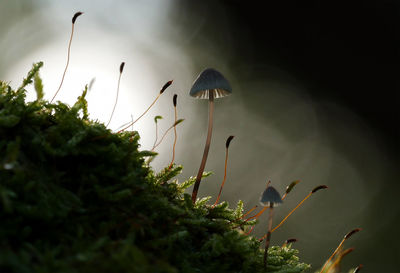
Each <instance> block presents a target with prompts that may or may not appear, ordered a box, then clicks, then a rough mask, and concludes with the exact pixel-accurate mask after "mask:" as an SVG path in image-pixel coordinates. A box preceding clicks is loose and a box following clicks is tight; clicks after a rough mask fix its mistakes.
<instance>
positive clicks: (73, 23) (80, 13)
mask: <svg viewBox="0 0 400 273" xmlns="http://www.w3.org/2000/svg"><path fill="white" fill-rule="evenodd" d="M82 14H83V12H81V11H78V12H77V13H75V14H74V16H73V17H72V30H71V37H70V38H69V43H68V55H67V64H66V65H65V69H64V73H63V75H62V78H61V82H60V85H59V86H58V89H57V91H56V93H55V94H54V96H53V98H52V99H51V101H50V103H52V102H53V100H54V99H55V97H56V96H57V94H58V92H59V91H60V89H61V86H62V84H63V82H64V78H65V74H66V73H67V69H68V65H69V58H70V55H71V43H72V38H73V37H74V27H75V21H76V18H78V17H79V16H81V15H82Z"/></svg>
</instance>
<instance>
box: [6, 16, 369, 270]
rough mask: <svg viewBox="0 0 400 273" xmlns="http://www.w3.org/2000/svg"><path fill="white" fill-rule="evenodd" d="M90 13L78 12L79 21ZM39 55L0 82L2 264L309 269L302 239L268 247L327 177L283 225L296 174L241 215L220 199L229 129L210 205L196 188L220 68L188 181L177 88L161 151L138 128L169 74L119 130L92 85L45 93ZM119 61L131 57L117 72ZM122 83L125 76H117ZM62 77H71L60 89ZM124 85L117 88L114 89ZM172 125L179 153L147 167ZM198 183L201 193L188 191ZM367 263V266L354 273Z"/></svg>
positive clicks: (201, 91) (221, 83) (203, 85)
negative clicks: (95, 105)
mask: <svg viewBox="0 0 400 273" xmlns="http://www.w3.org/2000/svg"><path fill="white" fill-rule="evenodd" d="M81 14H82V13H76V14H75V15H74V17H73V22H72V23H73V26H74V23H75V20H76V18H77V17H78V16H79V15H81ZM72 33H73V29H72ZM71 39H72V35H71ZM70 44H71V40H70ZM70 44H69V47H68V59H69V51H70ZM42 65H43V63H41V62H40V63H36V64H34V65H33V68H32V70H31V71H30V72H29V73H28V75H27V77H26V78H25V79H24V80H23V83H22V85H21V86H20V87H18V88H17V89H16V90H13V89H12V88H11V87H10V86H9V85H8V84H7V83H6V82H3V81H0V219H1V225H0V272H160V273H163V272H279V273H285V272H292V273H293V272H303V271H305V270H306V269H307V268H309V267H310V266H309V265H308V264H305V263H302V262H300V261H299V258H298V257H297V254H298V251H297V250H295V249H293V248H292V243H293V242H296V241H297V239H288V240H286V241H285V242H283V243H282V242H281V243H279V245H281V246H270V244H271V234H272V233H273V232H274V231H276V230H277V229H278V228H279V227H280V226H281V225H282V224H283V223H284V222H285V221H286V219H287V218H288V216H289V215H291V214H292V213H293V212H294V211H295V210H296V209H297V208H298V207H299V206H300V205H301V204H302V203H303V202H304V201H305V200H306V199H308V198H309V197H310V196H311V195H312V194H314V193H315V192H317V191H319V190H320V189H325V188H327V186H325V185H321V186H318V187H316V188H314V189H313V190H312V191H311V192H310V193H309V194H308V195H307V196H306V197H305V198H304V199H303V200H302V201H301V202H300V203H299V204H298V205H297V206H296V207H295V208H294V209H293V210H292V211H291V212H290V213H289V214H288V216H287V217H285V218H284V219H283V220H282V221H281V222H280V223H279V224H278V225H277V226H276V227H275V228H272V217H273V214H272V213H273V209H274V208H275V207H276V206H277V205H278V204H280V203H282V201H283V200H284V199H285V198H286V197H287V195H288V194H289V192H291V191H292V190H293V188H294V187H295V186H296V185H297V184H298V183H299V181H298V180H297V181H294V182H292V183H291V184H289V186H288V187H287V188H286V192H285V194H284V195H283V196H282V198H281V196H280V194H279V193H278V191H277V190H276V189H275V188H274V187H272V186H271V185H270V183H268V184H267V187H266V189H265V190H264V191H263V193H262V195H261V198H260V203H261V205H262V206H263V209H261V210H260V211H259V212H257V213H256V214H255V215H254V216H249V215H251V213H253V212H254V211H255V210H256V209H257V206H254V207H252V208H251V209H250V210H249V211H248V212H246V213H244V212H243V208H244V204H243V202H242V201H240V200H239V201H238V203H237V206H236V207H235V208H230V207H229V205H228V203H227V202H225V201H222V202H219V201H220V197H221V193H222V189H223V187H224V185H225V182H226V179H227V162H228V148H229V144H230V142H231V140H232V139H233V136H230V137H228V139H227V141H226V144H225V145H226V153H225V169H224V179H223V181H222V184H221V187H220V189H219V193H218V196H217V199H216V201H215V202H214V203H213V204H209V200H210V199H211V197H204V198H197V193H198V188H199V184H200V181H201V179H202V178H207V177H209V176H210V173H209V172H204V168H205V162H206V159H207V155H208V150H209V145H210V141H211V133H212V116H213V103H214V98H217V97H220V96H224V95H228V94H230V93H231V92H232V88H231V87H230V85H229V83H228V81H227V80H226V79H225V78H224V77H223V76H222V74H221V73H219V72H218V71H216V70H214V69H206V70H204V71H203V72H202V73H201V74H200V76H199V77H198V78H197V80H196V81H195V82H194V84H193V86H192V89H191V91H190V94H191V95H192V96H195V97H201V98H206V99H208V100H209V109H210V112H209V129H208V135H207V140H206V145H205V149H204V153H203V157H202V161H201V165H200V169H199V172H198V175H197V176H196V177H189V178H188V179H187V180H186V181H183V182H179V181H178V179H176V176H177V175H178V174H180V173H181V171H182V166H181V165H178V164H176V163H174V162H175V144H176V139H177V134H176V131H175V130H176V125H177V124H179V123H181V122H182V120H183V119H178V118H177V111H176V105H177V96H176V95H174V96H173V98H172V101H173V106H174V122H173V125H172V126H171V127H169V128H168V130H166V132H165V133H164V134H163V136H162V138H161V139H160V140H158V131H157V121H158V120H159V119H161V116H156V117H155V119H154V121H155V123H156V140H155V142H154V145H153V149H152V150H153V151H146V150H140V149H139V147H140V145H139V141H140V137H139V133H138V132H136V131H134V130H133V129H134V128H132V127H131V126H132V125H134V123H135V122H136V121H137V120H138V119H140V118H141V117H143V116H144V115H145V114H146V113H147V112H148V111H149V109H150V108H151V107H152V105H154V103H155V102H156V101H157V99H158V98H159V96H160V95H161V94H163V92H164V91H165V90H166V88H168V87H169V86H170V85H171V84H172V81H168V82H167V83H166V84H165V85H164V86H163V87H162V88H161V91H160V92H159V94H158V96H157V98H156V99H155V100H154V101H153V103H152V104H151V105H150V107H148V108H147V110H146V111H145V112H144V113H143V114H142V115H141V116H139V117H138V118H137V119H136V120H133V118H132V121H130V122H128V123H126V124H124V125H123V126H122V127H121V128H122V129H121V130H119V131H118V132H112V131H111V130H110V129H108V128H107V126H105V125H104V124H103V123H100V122H98V121H93V120H91V119H90V118H89V113H88V109H87V107H88V105H87V101H86V94H87V91H88V88H89V87H88V86H86V87H85V88H84V90H83V92H82V95H81V96H79V97H78V99H77V101H76V103H75V104H74V105H73V106H69V105H67V104H64V103H62V102H60V101H57V102H56V103H52V101H51V102H49V101H47V100H45V99H43V98H44V91H43V84H42V80H41V78H40V76H39V69H40V68H41V67H42ZM67 66H68V61H67ZM122 70H123V64H121V66H120V77H121V74H122ZM65 71H66V69H65ZM64 75H65V72H64ZM63 77H64V76H63ZM119 81H120V78H119V80H118V86H119ZM32 82H34V88H35V91H36V94H37V99H36V100H34V101H31V102H27V101H26V100H25V97H26V89H25V88H26V86H27V85H28V84H31V83H32ZM62 82H63V79H62V80H61V84H60V87H61V85H62ZM59 90H60V88H59V89H58V90H57V92H58V91H59ZM118 91H119V88H118V87H117V97H118ZM57 92H56V94H57ZM56 94H55V95H54V96H53V99H54V97H55V96H56ZM53 99H52V100H53ZM116 102H117V99H116V101H115V103H114V105H110V109H111V108H112V109H113V110H112V111H111V113H113V112H114V110H115V107H116ZM112 115H113V114H111V116H110V119H109V121H111V118H112ZM129 128H132V131H129V130H128V129H129ZM172 129H174V132H175V139H174V145H173V147H172V150H173V155H172V160H171V161H170V162H168V165H167V167H165V168H164V169H162V170H161V171H160V172H155V171H154V170H153V169H152V168H151V166H150V162H151V159H152V158H154V157H155V156H156V153H155V152H154V149H155V148H156V147H157V146H158V145H160V144H161V142H162V140H163V139H164V137H165V135H166V134H167V133H168V132H169V131H170V130H172ZM239 133H240V132H239ZM260 179H263V178H260ZM193 185H194V186H195V187H194V190H193V193H192V195H190V194H188V193H186V192H185V191H186V190H187V189H188V188H189V187H191V186H193ZM196 185H197V187H196ZM227 185H230V184H229V183H228V184H227ZM268 208H269V212H270V213H269V217H268V228H267V234H266V235H265V237H266V238H267V240H266V244H265V246H264V247H262V246H261V240H263V239H264V237H263V238H262V239H261V240H260V239H257V238H255V237H253V236H252V235H251V232H252V230H253V229H254V227H255V226H256V224H257V218H258V217H259V216H260V215H261V214H262V213H263V212H264V211H265V210H266V209H268ZM262 228H263V229H264V228H265V227H262ZM359 230H360V229H354V230H352V231H350V232H349V233H348V234H346V236H345V237H344V238H343V240H342V241H341V242H340V244H339V246H338V247H337V248H336V250H335V251H334V252H333V254H332V255H331V256H330V257H329V258H328V260H327V261H326V263H325V264H324V265H323V267H322V268H321V270H319V271H320V272H321V273H322V272H323V273H328V272H329V273H333V272H337V271H338V268H339V265H340V263H341V261H342V259H343V258H344V257H345V256H346V255H347V254H349V253H350V252H352V251H353V248H349V249H346V250H342V247H343V245H344V242H345V241H346V240H347V239H349V238H350V237H351V236H352V235H353V234H354V233H356V232H358V231H359ZM321 260H322V258H321ZM361 268H362V265H359V266H358V267H357V268H356V269H354V272H358V271H359V270H360V269H361Z"/></svg>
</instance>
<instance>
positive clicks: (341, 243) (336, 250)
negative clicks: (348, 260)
mask: <svg viewBox="0 0 400 273" xmlns="http://www.w3.org/2000/svg"><path fill="white" fill-rule="evenodd" d="M346 239H347V238H346V237H345V238H343V239H342V241H341V242H340V244H339V245H338V247H337V248H336V249H335V251H334V252H333V253H332V255H331V256H330V257H329V259H328V260H327V261H326V262H325V264H324V266H323V267H322V269H321V271H320V273H322V272H324V269H325V267H326V266H327V265H328V264H329V262H330V261H331V260H332V258H333V257H334V256H335V255H336V253H338V251H339V250H340V248H341V247H342V245H343V243H344V241H346Z"/></svg>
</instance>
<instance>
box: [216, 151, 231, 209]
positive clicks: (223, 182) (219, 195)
mask: <svg viewBox="0 0 400 273" xmlns="http://www.w3.org/2000/svg"><path fill="white" fill-rule="evenodd" d="M228 150H229V148H226V153H225V171H224V179H223V180H222V185H221V188H220V189H219V193H218V196H217V200H215V203H214V206H215V205H216V204H217V203H218V201H219V198H220V197H221V193H222V188H223V187H224V184H225V181H226V167H227V165H228Z"/></svg>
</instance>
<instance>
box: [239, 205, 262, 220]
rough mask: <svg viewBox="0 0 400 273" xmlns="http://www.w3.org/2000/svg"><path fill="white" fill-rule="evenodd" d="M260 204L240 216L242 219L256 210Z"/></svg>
mask: <svg viewBox="0 0 400 273" xmlns="http://www.w3.org/2000/svg"><path fill="white" fill-rule="evenodd" d="M257 207H258V206H257V205H255V206H254V207H252V208H251V209H250V210H249V211H248V212H246V213H245V214H243V215H242V217H240V219H243V218H244V217H246V216H247V215H249V214H250V213H251V212H252V211H253V210H255V209H256V208H257Z"/></svg>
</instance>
